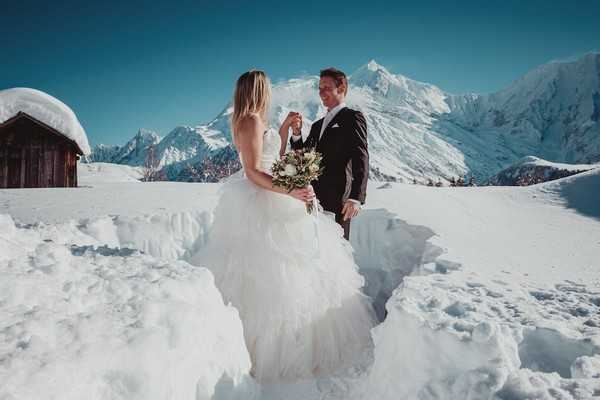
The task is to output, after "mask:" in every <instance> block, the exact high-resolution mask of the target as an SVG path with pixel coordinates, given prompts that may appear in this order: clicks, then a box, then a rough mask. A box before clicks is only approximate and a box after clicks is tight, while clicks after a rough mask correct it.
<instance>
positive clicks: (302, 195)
mask: <svg viewBox="0 0 600 400" xmlns="http://www.w3.org/2000/svg"><path fill="white" fill-rule="evenodd" d="M290 196H292V197H293V198H295V199H298V200H300V201H303V202H305V203H307V202H309V201H312V199H314V198H315V191H314V190H313V187H312V186H311V185H308V186H307V187H304V188H301V189H294V190H292V191H291V192H290Z"/></svg>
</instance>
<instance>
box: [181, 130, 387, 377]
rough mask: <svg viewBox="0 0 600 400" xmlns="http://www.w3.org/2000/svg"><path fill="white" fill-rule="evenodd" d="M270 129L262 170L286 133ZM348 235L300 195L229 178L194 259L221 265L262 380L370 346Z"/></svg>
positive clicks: (339, 363) (369, 322) (340, 361)
mask: <svg viewBox="0 0 600 400" xmlns="http://www.w3.org/2000/svg"><path fill="white" fill-rule="evenodd" d="M264 135H265V136H264V144H263V151H262V157H261V168H262V169H263V170H264V171H266V172H270V168H271V166H272V165H273V163H274V162H275V160H276V158H277V157H278V154H279V148H280V143H281V139H280V137H279V134H278V133H277V132H276V131H275V130H273V129H269V130H267V131H266V132H265V134H264ZM315 222H316V224H315ZM317 231H318V234H317ZM342 234H343V232H342V229H341V227H340V226H339V225H338V224H336V223H335V221H334V220H333V217H332V216H331V217H330V216H328V215H324V214H322V213H319V216H318V220H315V217H314V216H312V215H308V214H307V212H306V209H305V206H304V204H303V203H302V202H300V201H298V200H296V199H294V198H292V197H290V196H287V195H282V194H279V193H275V192H271V191H268V190H265V189H262V188H260V187H258V186H256V185H255V184H254V183H252V182H251V181H249V180H248V179H247V178H245V177H244V175H243V173H240V174H238V176H237V177H235V176H234V177H232V178H230V179H229V180H228V181H227V182H226V183H224V184H223V186H222V189H221V196H220V199H219V202H218V205H217V207H216V209H215V211H214V220H213V225H212V228H211V230H210V232H209V236H208V241H207V243H206V245H205V246H204V247H203V248H202V249H200V250H199V251H198V252H197V253H196V254H195V255H194V256H193V257H192V262H193V263H194V264H196V265H202V266H206V267H208V268H209V269H210V270H211V271H212V272H213V274H214V276H215V283H216V286H217V287H218V288H219V290H220V291H221V293H222V294H223V297H224V300H225V302H231V303H232V305H233V306H235V307H236V308H237V309H238V310H239V313H240V318H241V320H242V323H243V326H244V337H245V341H246V345H247V348H248V351H249V353H250V356H251V359H252V370H253V375H254V376H255V377H256V379H257V380H258V381H261V382H272V381H290V380H296V379H303V378H311V377H314V376H323V375H329V374H337V373H339V372H340V371H344V369H346V368H348V367H350V366H351V365H353V364H354V363H357V362H360V361H361V360H364V358H365V354H369V352H370V351H371V349H372V343H371V337H370V329H371V328H372V326H373V325H374V323H375V316H374V313H373V311H372V308H371V302H370V299H369V298H368V297H366V296H365V295H363V294H362V292H361V287H362V286H363V284H364V280H363V277H362V276H361V275H359V274H358V272H357V269H358V267H357V265H356V264H355V263H354V259H353V256H352V248H351V246H350V244H349V243H348V242H347V241H346V240H345V239H343V237H342ZM317 238H318V239H317ZM367 357H368V356H367Z"/></svg>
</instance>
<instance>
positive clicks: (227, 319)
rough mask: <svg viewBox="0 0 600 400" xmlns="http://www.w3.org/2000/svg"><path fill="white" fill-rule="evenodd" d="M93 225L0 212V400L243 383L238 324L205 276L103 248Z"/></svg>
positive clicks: (172, 392) (160, 392)
mask: <svg viewBox="0 0 600 400" xmlns="http://www.w3.org/2000/svg"><path fill="white" fill-rule="evenodd" d="M101 222H102V221H95V222H93V223H91V224H90V225H89V226H86V225H83V226H75V225H72V224H65V225H57V226H44V225H40V226H37V227H34V228H26V229H22V228H16V227H15V226H14V224H13V222H12V220H11V218H10V217H9V216H6V215H4V216H3V217H2V226H3V230H2V233H3V235H2V242H0V245H1V246H2V255H3V257H2V258H4V259H8V260H9V262H2V264H0V274H1V275H2V277H3V279H2V281H1V282H0V293H1V294H0V303H1V304H2V313H1V314H0V321H1V327H2V329H1V332H2V335H1V336H0V338H1V339H0V343H1V345H0V360H2V361H1V363H0V382H2V385H1V386H0V396H1V397H2V398H11V399H12V398H14V399H17V398H18V399H39V398H40V396H43V397H44V398H47V399H81V398H84V397H85V398H90V399H164V398H178V399H185V398H187V399H192V398H205V399H208V398H211V396H213V394H214V393H215V390H216V388H217V385H219V384H223V382H227V381H228V380H229V381H230V382H231V383H232V385H231V386H232V388H235V386H239V385H247V384H249V381H247V374H248V371H249V369H250V358H249V355H248V353H247V351H246V348H245V344H244V342H243V337H242V324H241V321H240V319H239V316H238V313H237V310H236V309H235V308H233V307H231V306H227V305H225V304H223V300H222V298H221V294H220V293H219V291H218V290H217V289H216V287H215V285H214V282H213V277H212V274H211V273H210V272H209V271H208V270H206V269H204V268H196V267H192V266H191V265H189V264H187V263H185V262H183V261H174V260H171V261H165V260H162V259H160V258H155V257H153V256H150V255H146V254H143V253H140V252H139V251H137V250H133V249H128V248H126V247H119V248H116V247H108V246H107V245H106V244H105V243H106V242H104V241H98V240H96V239H95V238H94V236H93V232H94V231H95V230H96V229H98V228H99V230H101V229H102V227H101V226H100V224H101ZM94 228H96V229H94ZM57 231H58V232H57ZM90 234H92V235H90ZM245 382H248V383H245Z"/></svg>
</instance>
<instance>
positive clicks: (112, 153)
mask: <svg viewBox="0 0 600 400" xmlns="http://www.w3.org/2000/svg"><path fill="white" fill-rule="evenodd" d="M160 141H161V138H160V136H159V135H158V134H157V133H155V132H152V131H149V130H147V129H140V130H139V131H138V133H137V134H136V135H135V136H134V137H133V138H132V139H131V140H130V141H128V142H127V143H126V144H125V145H124V146H107V145H104V144H99V145H97V146H94V148H93V149H92V154H91V155H89V156H88V157H86V158H85V159H84V161H85V162H107V163H113V164H125V165H131V166H141V165H144V162H145V161H146V157H147V154H148V149H149V148H150V147H152V146H154V145H156V144H158V143H159V142H160Z"/></svg>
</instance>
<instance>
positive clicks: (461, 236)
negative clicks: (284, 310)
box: [0, 169, 600, 400]
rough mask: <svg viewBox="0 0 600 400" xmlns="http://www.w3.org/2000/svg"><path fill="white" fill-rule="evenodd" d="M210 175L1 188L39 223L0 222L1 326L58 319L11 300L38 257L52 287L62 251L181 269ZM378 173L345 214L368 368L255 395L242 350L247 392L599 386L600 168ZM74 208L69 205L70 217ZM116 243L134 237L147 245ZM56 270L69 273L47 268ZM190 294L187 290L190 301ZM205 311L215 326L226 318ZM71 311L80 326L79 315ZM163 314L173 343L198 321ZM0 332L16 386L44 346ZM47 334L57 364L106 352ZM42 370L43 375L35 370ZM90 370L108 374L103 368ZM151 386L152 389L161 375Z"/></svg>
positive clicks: (485, 394)
mask: <svg viewBox="0 0 600 400" xmlns="http://www.w3.org/2000/svg"><path fill="white" fill-rule="evenodd" d="M219 186H220V185H218V184H184V183H166V182H165V183H110V184H101V183H98V184H92V185H90V187H84V188H72V189H33V190H32V189H27V190H25V189H22V190H1V191H0V213H8V214H10V215H11V216H12V218H14V219H15V220H16V221H21V222H23V223H28V224H29V223H36V222H37V223H38V224H39V225H23V226H21V227H19V228H15V227H14V226H13V225H12V224H11V223H10V221H9V222H5V223H4V224H3V225H2V228H1V229H0V232H1V236H2V239H0V244H1V245H2V246H4V247H3V251H2V252H1V254H8V257H5V258H4V260H3V261H2V260H0V266H1V267H2V268H6V271H7V273H9V274H10V275H9V276H10V277H11V278H10V279H9V280H7V281H5V282H6V284H7V285H9V286H10V287H14V288H17V289H14V290H13V291H11V290H9V291H8V292H6V291H0V293H11V295H10V299H11V300H10V301H7V300H4V301H2V302H0V304H1V306H0V315H2V316H3V317H2V318H0V321H9V322H8V324H9V325H10V326H12V325H11V324H13V322H10V321H14V320H15V318H18V319H19V320H21V321H24V322H23V324H22V325H19V326H23V328H19V329H20V330H18V331H16V332H19V335H20V336H19V337H30V336H32V334H33V332H34V329H36V328H35V327H40V326H41V328H37V329H39V330H38V332H46V331H45V329H55V328H50V326H55V325H54V323H55V322H54V321H55V320H53V319H44V320H43V321H46V322H44V324H47V325H44V324H42V325H39V323H38V322H37V321H38V317H39V314H38V313H27V312H22V311H19V310H20V309H15V308H14V307H13V306H10V307H9V306H7V305H9V304H16V301H17V300H16V297H14V296H16V294H14V293H17V292H18V291H19V290H21V289H19V288H23V287H27V286H26V285H28V284H29V283H28V282H30V281H29V279H30V278H29V275H27V274H32V273H33V274H35V273H36V271H38V270H39V271H42V272H37V274H38V275H40V276H48V278H51V279H52V282H56V283H55V285H56V286H48V287H59V285H60V282H61V279H63V278H60V277H63V276H64V277H67V276H71V275H72V274H73V272H69V271H70V269H69V268H70V267H68V266H65V265H68V263H69V262H71V261H69V260H73V259H76V260H77V261H78V262H82V263H83V265H85V266H86V267H85V268H84V269H83V271H82V272H79V273H81V274H84V275H83V276H84V277H87V278H86V279H91V277H93V278H94V279H100V278H101V279H107V278H103V277H102V276H100V277H98V276H97V273H93V274H92V272H89V273H90V274H92V275H87V274H88V272H85V271H88V270H89V271H95V270H97V268H98V267H97V265H103V264H102V263H109V264H110V265H114V266H115V267H118V266H120V265H128V266H130V267H128V268H135V269H136V270H140V271H146V270H148V271H151V270H152V269H153V268H156V267H155V266H156V265H164V264H156V263H157V262H158V261H155V258H158V259H160V260H166V261H168V264H169V265H170V268H173V269H174V271H184V270H187V269H186V268H188V267H186V266H185V265H186V264H185V260H186V259H187V255H188V254H189V253H190V252H193V251H194V250H195V249H196V248H197V247H198V246H202V243H203V242H204V240H205V235H206V232H207V231H208V229H209V226H210V214H209V212H210V210H211V209H212V208H213V207H214V205H215V200H216V199H217V191H218V188H219ZM379 186H380V185H378V184H376V183H375V182H371V184H370V186H369V202H368V204H367V208H366V209H365V210H363V211H362V213H361V215H360V216H359V217H358V218H357V219H356V220H355V221H354V223H353V230H352V235H351V242H352V245H353V246H354V248H355V250H356V259H357V262H358V264H359V265H360V267H361V273H362V274H364V275H365V277H366V278H367V288H366V290H367V292H368V294H369V295H371V296H372V297H373V298H374V300H375V306H376V308H377V309H378V312H379V315H380V317H381V318H382V319H383V317H384V316H385V320H384V321H383V322H382V324H380V325H379V326H378V327H376V328H375V329H374V331H373V335H374V339H375V344H376V349H375V358H374V360H373V365H372V368H371V369H370V370H368V371H355V373H353V374H350V376H349V377H348V376H340V377H336V378H331V379H321V380H318V381H314V382H310V381H308V382H299V383H297V384H291V385H282V386H278V385H275V386H273V387H269V386H267V387H263V388H262V394H261V395H260V396H258V397H253V396H254V394H255V388H254V387H253V386H252V385H248V384H247V382H246V381H245V380H244V379H245V378H243V376H244V373H243V371H245V369H244V368H245V367H244V364H243V363H240V361H239V360H238V361H235V360H234V361H235V362H237V363H238V364H227V365H237V366H235V367H234V366H232V367H231V368H237V371H241V372H239V375H238V378H239V379H238V381H236V382H238V386H237V387H238V389H236V390H241V391H242V392H243V395H242V396H241V398H261V399H290V398H293V399H304V400H308V399H320V398H326V399H333V398H335V399H364V400H367V399H373V398H377V399H398V398H414V399H440V400H441V399H457V400H458V399H473V400H475V399H494V400H499V399H503V400H509V399H510V400H517V399H522V400H525V399H590V398H593V396H597V393H600V392H599V391H600V379H598V377H599V376H600V375H599V374H600V265H599V264H598V259H600V242H599V241H598V238H600V207H599V205H598V202H597V199H598V197H599V196H600V170H599V169H595V170H592V171H588V172H585V173H582V174H577V175H574V176H571V177H568V178H563V179H559V180H556V181H553V182H548V183H544V184H540V185H535V186H530V187H464V188H449V187H445V188H430V187H425V186H418V185H405V184H391V185H387V186H382V188H381V189H378V187H379ZM67 193H68V196H65V194H67ZM106 215H110V216H111V217H106ZM70 218H74V220H73V221H69V222H65V221H68V220H69V219H70ZM4 221H6V219H5V220H4ZM42 238H43V239H50V240H52V241H53V242H44V241H43V240H42ZM15 243H17V244H18V245H17V249H18V248H19V247H20V246H21V247H22V246H25V247H26V248H27V249H28V250H27V251H28V252H29V254H30V255H31V257H32V258H30V259H31V260H32V261H31V262H30V263H28V264H27V265H29V266H30V267H29V269H26V268H25V266H24V264H23V261H22V260H24V258H23V257H22V255H20V253H13V251H18V250H14V249H13V247H15V246H14V244H15ZM63 243H64V244H65V245H63ZM70 244H75V245H76V247H75V248H73V247H70ZM101 244H106V246H107V247H106V248H105V249H104V250H103V249H101V248H90V249H89V250H85V252H84V250H83V249H82V252H83V253H82V254H83V255H78V254H73V249H75V250H77V249H79V248H81V246H86V245H94V246H99V245H101ZM61 246H62V247H61ZM117 249H138V250H141V251H143V252H144V256H142V255H137V254H134V253H132V254H127V252H128V250H117ZM102 253H105V254H104V255H102ZM81 257H83V258H82V259H81V260H80V258H81ZM153 257H155V258H153ZM87 265H89V266H90V267H89V268H90V269H88V267H87ZM133 266H135V267H133ZM28 271H29V272H28ZM44 271H45V272H44ZM61 271H64V275H56V274H63V272H61ZM100 271H101V270H100ZM119 271H121V270H119V269H117V271H116V272H115V273H117V274H118V275H116V276H118V277H119V279H121V280H122V281H123V282H122V285H124V286H120V287H132V286H131V285H134V283H135V282H136V281H132V279H138V278H136V277H135V276H137V275H135V276H134V277H128V276H127V275H120V274H121V272H119ZM190 273H191V272H190ZM42 274H47V275H42ZM48 274H50V275H48ZM94 274H96V275H94ZM160 274H162V272H160ZM5 276H6V275H5ZM77 276H78V275H77ZM169 276H170V278H169V279H172V280H174V282H173V285H175V286H174V287H176V288H178V289H177V291H180V290H184V289H180V288H183V287H188V286H180V285H188V284H187V283H183V282H180V279H181V280H183V281H185V282H187V280H188V279H190V278H189V277H190V276H191V275H188V273H187V272H186V273H180V272H177V273H169ZM111 279H113V278H111ZM140 279H141V278H140ZM161 279H163V278H161ZM77 282H79V281H77ZM86 282H87V281H86ZM91 282H93V280H92V281H91ZM108 282H110V281H108ZM151 282H152V281H151V280H150V281H146V282H145V283H144V284H143V285H144V286H142V287H141V288H144V289H143V291H144V293H150V294H148V295H146V297H141V298H137V300H136V301H137V302H138V303H136V304H140V305H144V304H148V307H151V305H152V304H153V302H154V301H155V298H154V297H152V296H153V294H152V293H153V291H152V290H153V288H154V287H155V286H154V285H153V284H152V283H151ZM64 283H66V281H63V282H62V284H64ZM73 284H74V285H75V286H74V287H75V288H80V289H81V290H79V289H78V290H75V291H73V292H69V293H72V294H71V296H72V297H71V299H72V300H70V301H72V302H74V301H76V299H78V298H79V299H82V300H81V301H83V299H85V296H87V295H86V291H85V290H83V289H84V288H85V287H86V286H83V283H81V284H80V283H75V282H74V283H73ZM135 284H137V283H135ZM24 285H25V286H24ZM53 285H54V283H53ZM88 287H89V286H88ZM159 287H160V286H159ZM15 290H16V291H17V292H15ZM53 290H54V289H53ZM107 290H108V289H107ZM134 290H137V289H134ZM140 290H142V289H140ZM156 290H158V287H157V288H156ZM187 290H188V289H185V293H190V292H188V291H187ZM190 290H191V288H190ZM119 292H120V291H119ZM48 293H53V292H49V291H44V292H43V293H42V294H40V295H39V296H37V297H35V299H37V300H32V302H33V301H39V302H41V299H42V298H43V296H46V295H49V294H48ZM134 293H137V292H134ZM182 295H183V294H182ZM5 296H6V295H5ZM107 296H108V295H107ZM111 296H112V297H111ZM114 296H116V294H110V296H108V297H104V298H109V299H110V298H113V297H114ZM185 296H187V294H186V295H185ZM4 299H6V297H4ZM192 299H193V297H186V301H188V302H189V301H192ZM119 301H123V302H124V303H114V302H113V300H111V303H106V304H113V303H114V304H127V302H125V300H119ZM130 301H133V300H130ZM211 301H213V300H211ZM48 307H50V306H48ZM52 307H55V306H52ZM144 307H146V306H144ZM219 307H220V306H219ZM384 309H387V316H386V312H385V311H384ZM58 310H62V309H60V308H59V309H58ZM62 312H63V311H60V313H62ZM60 313H59V314H58V315H59V316H60V315H63V314H60ZM103 315H104V314H103ZM108 315H111V314H108ZM177 315H179V314H177ZM211 315H213V314H211ZM15 316H16V317H15ZM57 318H59V317H57ZM69 318H71V317H69ZM103 318H108V317H103ZM139 318H141V317H139ZM214 318H215V319H214V321H215V322H214V324H215V325H210V326H211V327H213V328H214V331H211V332H223V331H222V330H221V327H220V326H221V325H219V322H218V320H217V319H216V318H217V316H216V315H215V317H214ZM70 321H74V322H72V324H73V325H74V326H79V325H78V324H79V323H80V322H77V321H76V320H72V319H70ZM102 321H105V319H102ZM111 321H112V322H111ZM118 321H119V320H118V319H115V320H112V319H110V320H109V322H107V325H105V326H116V327H118V326H121V325H119V324H121V323H120V322H118ZM171 321H172V322H169V324H173V325H169V326H172V327H173V329H176V332H177V335H179V336H178V337H179V341H178V342H177V343H193V342H187V341H188V340H196V339H192V338H189V337H188V336H187V335H188V334H191V333H193V334H194V335H195V334H196V332H195V331H193V329H192V330H190V329H178V328H177V325H178V324H179V322H178V321H179V320H171ZM4 323H5V324H6V323H7V322H4ZM5 326H6V325H5ZM182 326H184V325H182ZM45 327H48V328H45ZM101 329H104V328H100V330H101ZM119 329H121V328H119ZM0 331H2V328H1V327H0ZM192 331H193V332H192ZM134 332H137V331H134ZM139 332H143V331H139ZM207 335H209V336H208V337H211V336H210V335H212V333H210V332H207ZM44 337H45V336H44V335H42V338H44ZM240 337H241V336H240ZM86 338H88V336H86V335H83V336H82V339H81V341H80V342H77V343H85V342H86V340H87V339H86ZM158 338H160V336H158ZM2 340H3V342H2V345H1V346H0V348H2V349H4V350H3V351H4V352H9V353H10V354H11V360H12V361H11V362H10V363H6V361H3V362H0V365H1V366H2V367H1V368H3V369H0V371H2V372H1V373H3V374H4V375H3V376H4V377H7V378H6V379H10V382H16V383H14V386H10V390H25V388H26V386H25V385H23V384H22V383H19V382H22V381H20V380H19V379H21V378H20V375H19V371H22V370H23V371H30V368H32V364H31V363H32V361H31V358H29V357H30V355H34V356H35V355H37V354H40V353H37V352H38V351H39V350H38V349H39V348H38V347H35V346H34V345H33V344H32V345H31V347H25V348H24V349H22V350H19V351H15V350H14V349H15V348H16V347H18V344H19V343H21V342H20V341H19V340H16V339H14V338H13V336H10V335H9V336H3V337H2ZM229 340H234V338H233V336H230V339H229ZM27 343H28V342H27ZM33 343H35V342H33ZM42 343H46V345H45V346H50V347H42V348H43V349H46V350H45V353H44V354H49V355H50V358H49V359H50V360H52V357H54V355H55V354H59V353H60V354H66V355H67V357H66V358H65V360H63V362H64V364H61V365H63V366H64V368H63V370H65V368H66V366H68V365H73V366H80V365H82V366H86V368H88V369H83V370H84V371H89V370H90V369H89V368H101V364H99V362H97V360H99V359H98V358H94V357H91V356H90V357H88V355H87V354H82V355H78V356H77V357H76V356H75V355H73V356H72V355H71V354H72V353H68V352H67V353H65V351H66V350H64V347H60V346H61V345H60V344H56V345H49V344H48V342H46V341H43V342H42ZM52 346H55V347H52ZM218 348H220V347H219V346H217V347H216V348H215V349H214V351H217V350H218ZM28 349H29V350H28ZM48 349H50V350H51V351H50V352H49V353H48ZM61 349H62V350H61ZM144 349H145V347H143V346H141V347H135V346H131V348H129V349H128V350H127V351H129V352H131V353H130V354H132V357H135V356H134V355H135V354H138V353H137V352H138V351H140V352H141V351H144ZM123 351H125V350H124V349H123ZM242 353H243V352H241V353H240V352H236V354H237V355H239V354H242ZM3 354H7V353H3ZM159 354H162V353H159ZM212 354H214V357H215V358H214V360H215V361H214V363H216V364H210V365H225V364H219V363H221V362H225V361H226V360H225V359H221V358H219V357H225V356H224V355H222V356H219V355H218V353H212ZM0 359H1V357H0ZM5 359H6V358H5ZM190 362H192V361H191V359H190ZM15 365H20V367H19V368H15V367H14V366H15ZM53 365H54V364H53ZM203 365H205V366H201V365H199V366H198V368H197V371H198V372H197V373H198V374H199V375H201V374H204V373H207V374H212V375H210V376H214V371H215V370H214V369H211V368H212V367H208V366H206V365H207V364H203ZM148 368H150V367H148ZM157 368H158V367H157ZM174 368H175V367H174ZM219 368H221V367H219ZM161 371H162V370H161ZM207 371H208V372H207ZM132 374H133V376H138V375H136V374H137V372H132ZM40 376H43V375H40ZM105 376H106V375H105ZM111 376H112V375H111ZM116 376H117V377H118V379H117V380H116V381H115V382H117V383H119V382H122V381H121V380H119V379H121V377H122V376H123V375H121V374H117V375H116ZM182 376H184V377H185V380H186V382H189V381H191V380H192V377H191V376H190V375H189V374H188V373H185V372H183V371H182ZM188 379H189V381H188ZM211 379H212V378H211ZM134 381H135V379H134ZM35 382H36V385H38V384H39V385H40V386H34V387H35V388H40V389H39V390H40V391H41V390H42V389H41V388H42V387H43V386H42V385H43V380H42V379H40V380H36V381H35ZM98 382H100V383H101V384H102V385H105V383H106V380H104V381H102V380H100V381H98ZM169 382H173V381H169ZM210 382H212V383H210V385H208V386H207V387H213V386H211V385H213V383H214V379H212V380H210ZM244 382H245V383H244ZM100 383H98V385H100ZM115 385H116V384H115ZM157 385H158V384H157ZM104 387H106V386H104ZM110 387H114V386H110ZM127 388H128V389H127V390H131V391H132V392H127V393H128V394H129V395H130V396H129V397H128V398H135V395H137V394H138V393H145V392H143V391H144V390H146V388H145V387H144V386H137V387H136V386H135V385H134V386H127ZM136 388H137V389H136ZM0 390H5V391H6V390H8V389H4V388H2V389H0ZM36 390H38V389H36ZM136 390H137V391H136ZM156 390H157V391H158V392H159V393H160V390H164V387H162V386H156ZM246 391H248V392H246ZM134 392H135V395H134V394H133V393H134ZM0 393H1V392H0ZM9 393H18V392H9ZM594 393H595V394H594ZM17 397H18V396H17ZM25 398H27V397H25ZM99 398H110V397H99ZM182 398H191V397H182ZM217 398H218V397H217ZM224 398H227V397H224Z"/></svg>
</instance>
